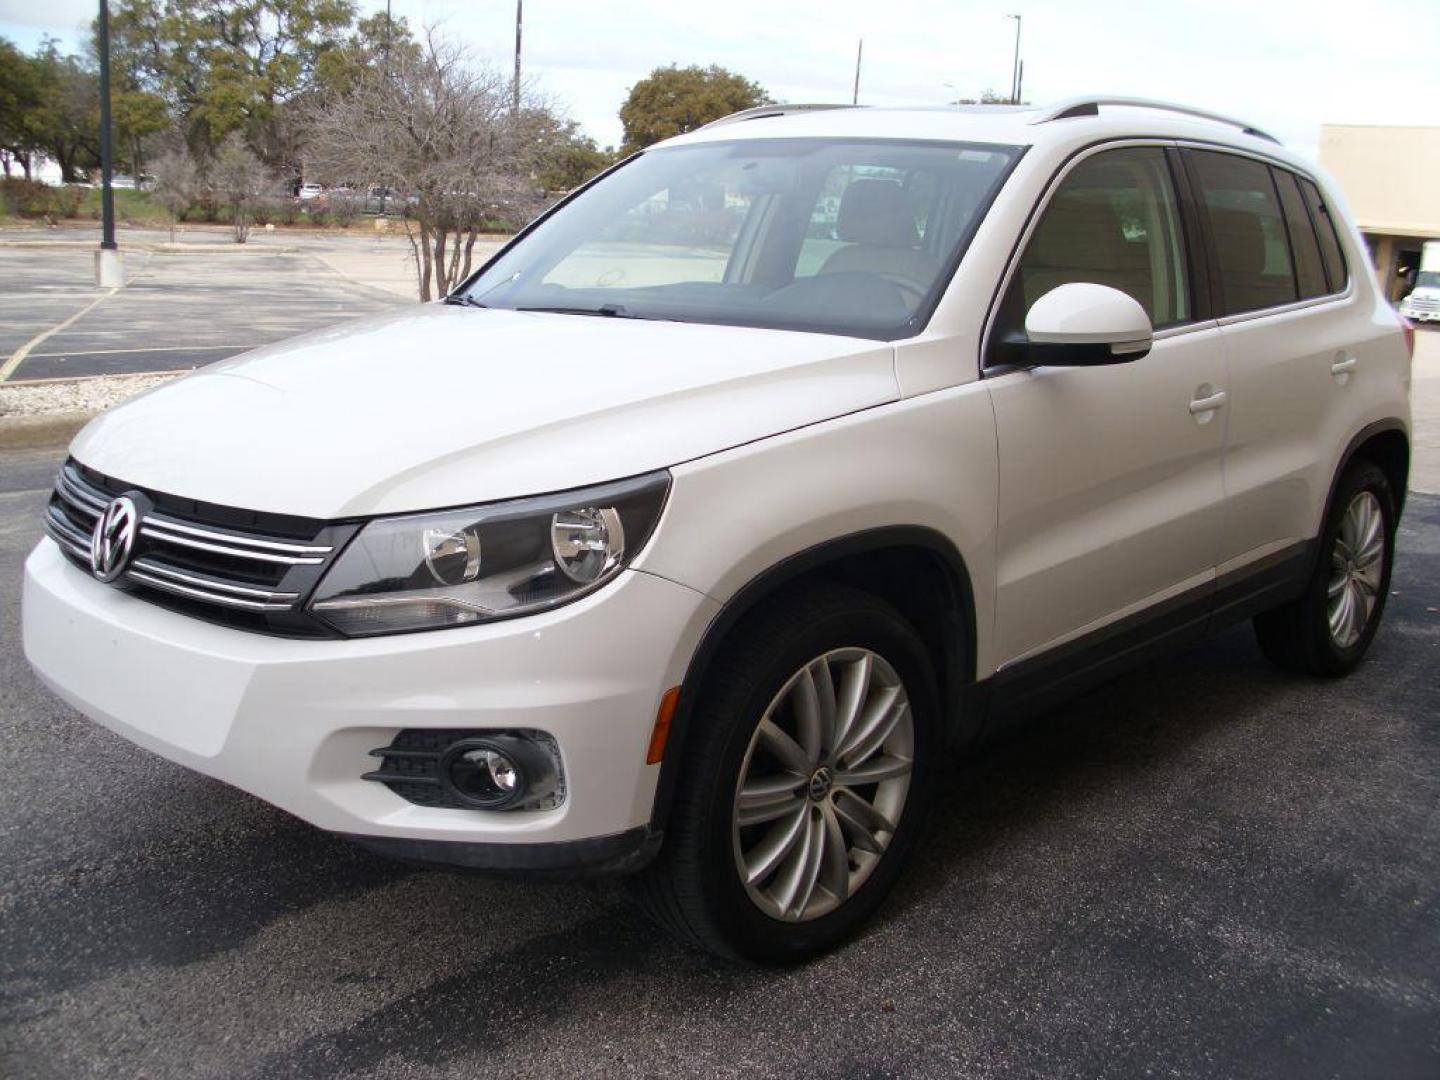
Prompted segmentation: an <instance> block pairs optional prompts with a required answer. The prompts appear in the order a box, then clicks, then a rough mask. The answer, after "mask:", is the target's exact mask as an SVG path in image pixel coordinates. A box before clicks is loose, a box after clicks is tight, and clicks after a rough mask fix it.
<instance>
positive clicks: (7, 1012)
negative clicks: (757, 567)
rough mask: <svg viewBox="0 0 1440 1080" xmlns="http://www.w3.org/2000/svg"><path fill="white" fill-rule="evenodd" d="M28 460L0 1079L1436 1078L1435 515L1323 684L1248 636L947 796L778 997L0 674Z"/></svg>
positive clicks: (1204, 652) (42, 489) (1220, 642)
mask: <svg viewBox="0 0 1440 1080" xmlns="http://www.w3.org/2000/svg"><path fill="white" fill-rule="evenodd" d="M56 462H57V454H56V452H54V451H32V452H24V453H13V452H12V453H11V454H10V455H9V457H8V458H7V459H6V460H5V462H4V467H3V468H0V590H3V591H0V730H3V733H4V738H3V740H0V769H3V773H4V777H5V783H4V784H3V785H0V861H3V865H4V866H5V868H6V873H5V877H4V884H3V887H0V1072H3V1073H4V1074H5V1075H6V1076H13V1077H78V1076H119V1075H124V1076H139V1075H143V1076H150V1077H172V1076H173V1077H199V1076H217V1077H218V1076H227V1077H228V1076H256V1077H260V1076H306V1077H314V1076H342V1075H343V1076H375V1077H380V1076H384V1077H394V1076H425V1077H432V1076H435V1077H441V1076H456V1077H459V1076H475V1075H479V1074H481V1073H482V1072H484V1073H485V1074H491V1073H493V1074H494V1075H507V1076H512V1075H513V1076H542V1075H567V1076H568V1075H585V1076H632V1075H633V1076H669V1075H676V1074H684V1075H689V1076H783V1077H837V1078H839V1077H860V1076H864V1077H869V1076H877V1077H878V1076H895V1075H917V1076H966V1077H990V1076H997V1077H998V1076H1046V1077H1063V1076H1121V1077H1135V1076H1144V1075H1176V1076H1198V1075H1208V1076H1227V1077H1250V1076H1253V1077H1275V1076H1327V1077H1365V1078H1373V1077H1387V1078H1396V1077H1416V1078H1419V1077H1433V1076H1435V1075H1437V1072H1440V727H1437V722H1436V718H1437V716H1440V679H1437V677H1436V671H1437V665H1440V499H1437V498H1435V497H1433V496H1426V495H1412V497H1411V502H1410V506H1409V509H1408V511H1407V516H1406V519H1405V523H1404V527H1403V529H1402V533H1401V537H1400V556H1399V560H1398V565H1397V569H1396V575H1395V580H1394V584H1393V595H1392V596H1391V597H1390V609H1389V612H1388V614H1387V621H1386V623H1385V626H1384V627H1383V629H1382V631H1381V634H1380V636H1379V638H1378V639H1377V642H1376V645H1375V648H1374V649H1373V651H1372V653H1371V657H1370V659H1368V660H1367V661H1366V663H1365V664H1364V666H1363V667H1362V668H1361V669H1360V671H1359V672H1357V673H1356V674H1355V675H1354V676H1353V677H1352V678H1350V679H1348V680H1346V681H1344V682H1341V683H1324V682H1316V681H1310V680H1305V679H1298V678H1294V677H1291V676H1287V675H1283V674H1281V673H1279V672H1277V671H1276V670H1274V669H1272V668H1270V667H1269V666H1268V665H1267V664H1266V663H1265V662H1264V661H1263V660H1262V659H1261V657H1260V655H1259V652H1258V650H1257V649H1256V647H1255V645H1254V643H1253V641H1252V639H1251V637H1250V636H1249V633H1248V631H1247V630H1246V629H1244V628H1241V629H1237V630H1234V631H1232V632H1230V633H1228V634H1226V635H1225V636H1223V637H1221V638H1219V639H1217V640H1216V641H1214V642H1213V643H1212V644H1210V645H1207V646H1205V647H1203V648H1201V649H1198V650H1196V651H1193V652H1191V653H1189V654H1187V655H1184V656H1181V657H1178V658H1176V659H1173V660H1169V661H1166V662H1163V663H1159V664H1155V665H1152V666H1150V667H1148V668H1145V669H1143V670H1141V671H1139V672H1137V673H1135V674H1134V675H1131V676H1129V677H1127V678H1124V679H1121V680H1119V681H1117V682H1115V683H1112V684H1111V685H1109V686H1106V687H1104V688H1102V689H1100V690H1098V691H1096V692H1094V693H1091V694H1090V695H1088V696H1086V697H1084V698H1083V699H1080V700H1078V701H1076V702H1074V703H1072V704H1071V705H1068V706H1066V707H1064V708H1063V709H1061V710H1058V711H1057V712H1055V713H1053V714H1051V715H1050V716H1048V717H1045V718H1044V719H1043V720H1041V721H1039V722H1038V723H1036V724H1035V725H1034V726H1032V727H1031V728H1030V729H1028V731H1027V732H1026V733H1025V734H1024V735H1023V736H1021V737H1020V738H1018V739H1016V740H1015V741H1012V742H1010V743H1009V744H1007V745H1004V746H1002V747H999V748H996V749H994V750H992V751H990V752H989V753H987V754H986V755H985V756H983V757H982V758H980V759H979V760H977V761H974V762H971V763H969V764H968V765H966V766H965V767H963V768H960V767H957V768H956V769H955V770H954V771H953V772H952V773H951V776H950V783H949V785H948V790H947V792H946V794H945V796H944V798H943V800H942V801H941V803H940V805H939V806H938V807H937V810H936V812H935V814H934V815H933V818H932V822H931V825H930V827H929V830H928V834H927V837H926V840H925V842H924V844H923V847H922V850H921V852H920V858H919V859H918V860H917V863H916V864H915V865H914V867H913V868H912V872H911V873H910V874H909V875H908V877H907V878H906V880H905V881H904V882H903V883H902V885H901V887H900V888H899V889H898V891H897V893H896V894H895V896H894V897H893V898H892V900H891V902H890V903H889V904H888V906H887V907H886V909H885V910H884V912H883V913H882V917H881V918H880V919H879V920H878V921H877V923H876V924H875V925H874V927H873V928H872V929H870V930H869V931H868V932H867V933H866V934H865V936H864V937H862V938H861V939H860V940H858V941H856V942H855V943H853V944H852V945H850V946H848V947H847V948H845V949H843V950H841V951H839V952H837V953H835V954H834V955H832V956H829V957H827V958H825V959H822V960H821V961H819V962H817V963H814V964H812V965H810V966H808V967H805V968H801V969H798V970H794V971H778V972H777V971H748V970H737V969H734V968H729V967H726V966H722V965H720V964H717V963H715V962H713V961H711V960H709V959H707V958H705V957H702V956H699V955H696V954H692V953H689V952H685V951H682V950H680V949H678V948H676V947H675V946H673V945H671V944H670V943H669V942H668V941H666V940H665V939H663V938H661V937H659V936H658V935H657V933H656V932H654V931H653V930H652V929H651V928H650V927H649V926H647V925H646V924H645V923H644V921H643V920H642V918H641V917H640V916H639V915H638V914H637V913H636V912H635V911H633V910H632V909H631V908H630V906H629V905H628V903H627V902H626V900H625V898H624V896H623V893H622V892H621V890H620V889H619V888H618V887H617V886H616V885H614V884H613V883H606V882H600V883H591V884H576V885H547V886H537V885H521V884H515V883H507V882H500V881H494V880H489V879H484V878H476V877H467V876H460V875H452V874H445V873H439V872H432V871H424V870H416V869H412V868H410V867H407V866H404V865H401V864H397V863H391V862H386V861H383V860H381V859H378V858H375V857H372V856H370V855H367V854H365V853H363V852H361V851H359V850H356V849H354V848H352V847H350V846H348V845H346V844H345V843H344V842H342V841H340V840H337V839H335V838H333V837H331V836H328V835H325V834H323V833H320V832H317V831H315V830H313V829H311V828H310V827H308V826H306V825H304V824H303V823H301V822H299V821H296V820H294V819H292V818H290V817H288V816H286V815H285V814H283V813H281V812H279V811H277V810H274V809H272V808H270V807H269V806H267V805H265V804H263V803H260V802H258V801H256V800H254V799H252V798H250V797H249V796H246V795H244V794H241V793H240V792H238V791H235V790H232V789H230V788H227V787H224V786H222V785H221V784H218V783H216V782H214V781H211V780H208V779H205V778H203V777H201V776H198V775H196V774H194V773H191V772H188V771H186V770H184V769H182V768H180V767H178V766H174V765H171V764H169V763H168V762H165V761H163V760H161V759H160V758H157V757H154V756H152V755H149V754H147V753H145V752H144V751H142V750H139V749H137V748H135V747H134V746H131V745H130V744H128V743H126V742H125V741H123V740H121V739H120V738H118V737H116V736H114V735H111V734H109V733H108V732H106V731H104V730H103V729H101V728H99V727H96V726H95V725H92V724H90V723H89V722H87V721H85V720H83V719H81V718H80V717H79V716H77V715H76V714H75V713H73V712H72V711H70V710H69V709H68V708H66V707H64V706H63V705H61V704H59V703H58V702H57V701H56V700H55V699H54V698H52V697H51V696H50V695H49V694H48V693H47V692H46V691H45V690H44V689H43V688H42V687H41V686H40V685H39V684H38V682H37V681H36V679H35V678H34V676H33V675H32V674H31V673H30V671H29V669H28V668H27V667H26V665H25V663H24V660H23V658H22V656H21V650H20V643H19V639H18V632H17V629H18V621H19V604H18V588H19V580H20V573H21V562H22V560H23V558H24V555H25V553H26V552H27V551H28V550H29V548H30V547H31V546H33V544H34V542H35V541H36V539H37V538H38V536H39V535H40V529H39V515H40V511H41V508H42V506H43V505H44V502H45V499H46V487H47V485H48V483H49V481H50V478H51V476H52V475H53V470H54V468H55V465H56Z"/></svg>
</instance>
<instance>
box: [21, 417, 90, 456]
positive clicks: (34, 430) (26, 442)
mask: <svg viewBox="0 0 1440 1080" xmlns="http://www.w3.org/2000/svg"><path fill="white" fill-rule="evenodd" d="M96 415H98V414H97V413H93V412H64V413H42V414H40V415H38V416H0V450H35V449H39V448H41V447H55V448H57V449H60V448H63V447H65V446H66V445H68V444H69V442H70V440H71V439H73V438H74V437H75V433H76V432H77V431H79V430H80V429H81V428H82V427H84V426H85V425H86V424H87V423H89V422H90V418H91V417H93V416H96Z"/></svg>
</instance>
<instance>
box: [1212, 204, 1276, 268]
mask: <svg viewBox="0 0 1440 1080" xmlns="http://www.w3.org/2000/svg"><path fill="white" fill-rule="evenodd" d="M1210 227H1211V228H1212V229H1213V230H1214V232H1215V246H1216V248H1217V249H1218V250H1219V253H1220V269H1221V270H1222V271H1224V272H1225V273H1227V274H1263V273H1264V272H1265V227H1264V226H1263V225H1261V224H1260V218H1259V217H1257V216H1256V215H1255V214H1252V213H1250V212H1248V211H1246V210H1226V209H1224V208H1222V207H1218V206H1212V207H1210Z"/></svg>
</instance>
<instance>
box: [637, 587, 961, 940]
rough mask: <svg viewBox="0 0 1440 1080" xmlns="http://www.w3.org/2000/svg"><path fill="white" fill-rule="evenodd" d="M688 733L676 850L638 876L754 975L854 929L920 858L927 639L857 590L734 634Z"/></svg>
mask: <svg viewBox="0 0 1440 1080" xmlns="http://www.w3.org/2000/svg"><path fill="white" fill-rule="evenodd" d="M692 723H693V725H694V726H693V728H692V731H693V732H694V734H693V735H692V736H691V738H690V740H689V745H688V746H687V747H686V750H685V754H686V756H685V760H684V763H683V769H684V772H683V773H682V778H681V782H680V787H679V793H678V794H677V796H676V801H675V805H674V807H673V808H672V811H671V817H670V822H669V825H668V828H667V831H666V842H665V848H664V850H663V851H662V852H661V854H660V856H659V858H658V859H657V860H656V862H655V863H654V864H653V865H652V866H650V867H648V868H647V869H646V870H645V871H644V872H642V873H641V874H640V875H637V876H636V877H635V878H633V879H631V891H632V893H633V894H634V895H635V896H636V898H637V899H638V900H639V902H640V904H641V906H642V907H643V908H644V909H645V910H646V911H647V913H649V914H650V916H651V917H652V918H653V919H654V920H655V921H656V922H658V923H659V924H660V925H661V926H662V927H664V928H665V929H666V930H668V931H669V932H670V933H672V934H673V935H674V936H676V937H678V938H679V939H681V940H682V941H684V942H686V943H689V944H692V945H697V946H699V947H701V948H704V949H707V950H709V951H710V952H713V953H715V954H717V955H720V956H723V957H726V958H729V959H733V960H741V961H746V962H750V963H757V964H776V965H778V964H789V963H795V962H798V961H800V960H804V959H807V958H809V957H811V956H814V955H816V954H818V953H821V952H824V951H825V950H827V949H830V948H832V947H834V946H835V945H836V944H838V943H839V942H841V941H843V940H844V939H845V938H847V937H848V936H850V935H851V934H853V933H854V932H855V931H856V930H857V929H858V928H859V927H860V925H861V924H862V923H864V921H865V920H866V919H867V918H869V916H870V915H871V914H872V913H873V912H874V911H875V909H876V908H877V907H878V906H879V905H880V903H881V902H882V901H883V900H884V898H885V894H886V893H887V892H888V891H889V889H890V887H891V886H892V885H893V884H894V882H895V879H896V878H897V877H898V875H899V873H900V869H901V865H902V864H903V863H904V861H905V859H906V857H907V856H908V854H909V852H910V849H911V847H912V846H913V843H914V838H915V834H916V830H917V829H918V828H919V826H920V821H921V817H922V815H923V809H924V805H925V802H926V801H927V797H928V795H929V793H930V789H931V787H932V783H931V778H932V774H933V770H934V769H935V767H936V765H937V757H938V752H939V747H940V746H941V745H942V744H941V740H940V738H939V735H940V730H939V726H940V725H939V711H938V701H937V695H936V692H935V679H934V675H933V673H932V671H931V667H930V663H929V660H928V658H927V655H926V651H925V647H924V645H923V643H922V642H921V641H920V638H919V637H918V635H917V634H916V633H915V631H914V629H913V628H912V627H911V626H910V624H909V623H908V622H906V620H905V619H904V618H903V617H902V616H901V615H900V614H899V613H898V612H897V611H896V610H895V609H894V608H892V607H891V606H890V605H889V604H886V603H885V602H883V601H881V600H879V599H877V598H876V597H873V596H871V595H869V594H867V593H864V592H860V591H858V590H854V589H849V588H844V587H841V586H829V585H827V586H823V587H820V588H815V589H811V590H807V591H804V592H790V593H787V594H784V595H782V596H780V597H777V598H776V599H775V600H773V601H771V602H769V603H767V604H766V605H765V607H764V608H763V609H761V610H759V611H757V612H756V613H755V614H754V615H752V616H750V617H748V618H747V619H746V620H745V621H744V622H742V623H741V624H740V625H739V626H738V627H737V628H736V629H735V631H733V632H732V634H731V644H730V645H729V646H728V647H726V648H725V649H724V650H723V652H722V654H721V655H720V656H719V657H718V658H717V660H716V663H715V666H714V667H713V668H712V669H711V673H710V674H709V676H708V677H707V679H706V682H705V685H704V688H703V690H702V694H701V698H700V699H699V701H698V702H697V704H696V707H695V712H694V714H693V716H692Z"/></svg>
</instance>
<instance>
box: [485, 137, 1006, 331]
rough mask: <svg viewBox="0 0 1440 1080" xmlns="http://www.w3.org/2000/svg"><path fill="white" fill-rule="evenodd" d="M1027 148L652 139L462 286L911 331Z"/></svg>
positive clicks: (745, 321) (583, 308)
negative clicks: (650, 145) (656, 146)
mask: <svg viewBox="0 0 1440 1080" xmlns="http://www.w3.org/2000/svg"><path fill="white" fill-rule="evenodd" d="M1018 155H1019V150H1018V149H1017V148H1014V147H996V146H988V145H987V146H980V145H972V144H959V143H932V142H904V141H898V140H840V139H750V140H744V141H735V142H715V143H701V144H695V145H691V146H678V147H669V148H664V149H660V150H652V151H649V152H647V153H645V154H642V155H641V156H640V157H639V158H637V159H636V160H634V161H632V162H630V163H629V164H627V165H625V166H624V167H622V168H620V169H618V170H616V171H615V172H613V173H611V174H609V175H608V176H606V177H604V178H603V179H601V180H600V181H599V182H598V183H596V184H595V185H594V186H593V187H591V188H589V189H587V190H585V191H584V192H582V193H581V194H580V195H579V196H578V197H577V198H575V199H574V200H573V201H572V202H570V203H568V204H566V205H564V206H562V207H561V208H560V209H559V210H557V211H556V212H555V213H554V214H552V215H551V216H550V217H548V218H547V219H545V220H544V221H542V222H541V223H540V224H539V225H538V226H536V228H535V229H533V230H532V231H531V232H530V233H528V234H526V235H525V236H523V237H521V238H520V239H519V240H518V241H517V242H516V243H515V244H514V245H513V246H512V247H511V248H510V249H509V250H508V251H506V252H505V253H504V254H503V255H501V256H500V257H499V258H497V259H495V260H494V261H492V262H491V263H490V264H489V265H487V266H486V267H485V268H484V269H483V270H482V271H481V273H480V274H479V275H478V276H477V277H476V278H475V279H474V280H473V281H472V282H470V283H469V285H468V286H467V287H466V288H465V290H464V292H463V293H462V295H463V296H465V297H466V298H467V299H468V300H469V301H470V302H472V303H477V304H480V305H482V306H484V307H498V308H511V309H517V310H561V311H566V312H571V313H577V314H596V315H603V316H610V317H621V318H639V319H667V320H674V321H680V322H699V323H721V324H732V325H741V326H765V327H776V328H781V329H794V330H809V331H816V332H821V333H834V334H853V335H857V336H863V337H873V338H880V339H894V338H898V337H905V336H909V335H911V334H914V333H916V332H917V331H918V330H919V329H920V326H921V325H922V324H923V321H924V319H925V317H927V315H928V312H929V310H930V308H931V307H932V306H933V302H934V300H935V299H936V298H937V297H938V294H939V291H940V290H941V289H943V288H944V286H945V283H946V280H947V278H948V275H949V273H950V271H951V269H952V268H953V267H954V265H955V263H956V261H957V260H958V259H959V256H960V254H961V253H962V252H963V250H964V247H965V245H966V244H967V243H968V242H969V238H970V236H971V235H972V234H973V233H974V230H975V228H976V227H977V226H978V225H979V222H980V219H981V217H983V215H984V213H985V211H986V210H987V209H988V208H989V205H990V202H991V200H992V199H993V197H994V195H995V192H996V191H997V190H998V188H999V186H1000V184H1001V183H1002V182H1003V181H1004V178H1005V176H1006V175H1007V173H1008V171H1009V168H1010V166H1011V164H1012V163H1013V162H1014V161H1015V159H1016V158H1017V157H1018Z"/></svg>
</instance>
